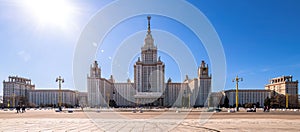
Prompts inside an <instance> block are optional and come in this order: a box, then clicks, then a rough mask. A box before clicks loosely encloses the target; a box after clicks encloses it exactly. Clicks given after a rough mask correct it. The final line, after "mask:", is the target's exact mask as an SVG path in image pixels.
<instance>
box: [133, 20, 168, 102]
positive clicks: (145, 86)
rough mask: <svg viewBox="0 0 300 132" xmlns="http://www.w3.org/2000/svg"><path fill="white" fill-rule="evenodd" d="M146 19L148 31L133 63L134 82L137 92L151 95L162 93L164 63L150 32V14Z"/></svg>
mask: <svg viewBox="0 0 300 132" xmlns="http://www.w3.org/2000/svg"><path fill="white" fill-rule="evenodd" d="M147 19H148V31H147V35H146V37H145V40H144V45H143V46H142V48H141V59H140V57H139V58H138V60H137V62H136V63H135V65H134V82H135V88H136V90H137V94H143V95H146V94H147V95H152V94H158V93H163V88H164V80H165V79H164V73H165V64H164V63H163V62H162V61H161V60H160V57H157V47H156V46H155V45H154V40H153V38H152V34H151V25H150V20H151V16H148V17H147ZM145 98H146V97H145Z"/></svg>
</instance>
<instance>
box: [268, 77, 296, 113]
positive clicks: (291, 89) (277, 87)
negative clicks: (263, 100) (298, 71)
mask: <svg viewBox="0 0 300 132" xmlns="http://www.w3.org/2000/svg"><path fill="white" fill-rule="evenodd" d="M265 89H266V90H274V91H275V92H276V94H282V95H285V96H288V103H289V107H297V106H298V80H295V81H294V80H293V76H281V77H277V78H272V79H271V80H270V83H269V84H267V85H266V86H265Z"/></svg>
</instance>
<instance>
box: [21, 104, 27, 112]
mask: <svg viewBox="0 0 300 132" xmlns="http://www.w3.org/2000/svg"><path fill="white" fill-rule="evenodd" d="M24 112H26V111H25V105H23V106H22V113H24Z"/></svg>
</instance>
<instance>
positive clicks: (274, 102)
mask: <svg viewBox="0 0 300 132" xmlns="http://www.w3.org/2000/svg"><path fill="white" fill-rule="evenodd" d="M270 106H271V107H272V108H285V96H284V95H283V94H277V95H275V96H272V97H271V101H270Z"/></svg>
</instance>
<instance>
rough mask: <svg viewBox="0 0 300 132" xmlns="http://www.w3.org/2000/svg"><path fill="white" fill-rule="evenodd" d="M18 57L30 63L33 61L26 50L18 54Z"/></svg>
mask: <svg viewBox="0 0 300 132" xmlns="http://www.w3.org/2000/svg"><path fill="white" fill-rule="evenodd" d="M18 55H19V56H20V57H21V59H22V60H23V61H25V62H28V61H29V60H30V59H31V55H30V54H29V53H27V52H26V51H24V50H22V51H20V52H18Z"/></svg>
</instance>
